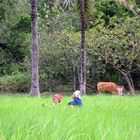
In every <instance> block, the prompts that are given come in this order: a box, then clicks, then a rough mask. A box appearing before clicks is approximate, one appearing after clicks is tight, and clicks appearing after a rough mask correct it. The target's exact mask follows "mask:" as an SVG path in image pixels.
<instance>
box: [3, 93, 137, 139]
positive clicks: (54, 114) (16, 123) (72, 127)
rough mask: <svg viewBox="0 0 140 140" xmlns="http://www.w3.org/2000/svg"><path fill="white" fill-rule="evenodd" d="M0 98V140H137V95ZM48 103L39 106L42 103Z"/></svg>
mask: <svg viewBox="0 0 140 140" xmlns="http://www.w3.org/2000/svg"><path fill="white" fill-rule="evenodd" d="M69 101H71V97H63V101H62V103H61V104H60V105H57V106H53V105H52V101H51V97H47V98H43V97H41V98H32V97H27V96H13V97H12V96H1V97H0V140H140V96H134V97H130V96H121V97H120V96H103V95H101V96H85V97H83V106H82V107H69V106H67V103H68V102H69ZM44 103H45V104H46V105H47V106H45V107H42V104H44Z"/></svg>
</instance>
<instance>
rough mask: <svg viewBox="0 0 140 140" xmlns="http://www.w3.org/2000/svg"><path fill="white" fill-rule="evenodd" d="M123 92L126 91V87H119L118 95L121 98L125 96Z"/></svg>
mask: <svg viewBox="0 0 140 140" xmlns="http://www.w3.org/2000/svg"><path fill="white" fill-rule="evenodd" d="M123 90H124V86H118V95H119V96H122V95H123Z"/></svg>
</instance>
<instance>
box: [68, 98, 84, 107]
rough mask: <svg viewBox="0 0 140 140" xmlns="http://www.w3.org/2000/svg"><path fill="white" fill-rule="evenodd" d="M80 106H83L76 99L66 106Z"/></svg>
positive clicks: (79, 100)
mask: <svg viewBox="0 0 140 140" xmlns="http://www.w3.org/2000/svg"><path fill="white" fill-rule="evenodd" d="M82 104H83V103H82V100H81V99H79V98H76V99H74V100H73V101H71V102H69V103H68V105H73V106H75V105H78V106H81V105H82Z"/></svg>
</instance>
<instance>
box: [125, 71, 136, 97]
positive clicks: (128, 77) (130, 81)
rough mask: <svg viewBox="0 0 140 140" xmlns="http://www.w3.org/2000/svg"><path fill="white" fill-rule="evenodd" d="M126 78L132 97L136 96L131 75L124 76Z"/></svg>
mask: <svg viewBox="0 0 140 140" xmlns="http://www.w3.org/2000/svg"><path fill="white" fill-rule="evenodd" d="M123 75H124V78H125V80H126V82H127V84H128V86H129V89H130V93H131V95H135V88H134V84H133V80H132V77H131V75H130V74H123Z"/></svg>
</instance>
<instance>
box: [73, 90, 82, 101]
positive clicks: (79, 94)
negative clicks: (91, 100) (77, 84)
mask: <svg viewBox="0 0 140 140" xmlns="http://www.w3.org/2000/svg"><path fill="white" fill-rule="evenodd" d="M73 95H74V96H75V97H76V98H80V99H81V91H80V90H76V91H75V92H74V93H73Z"/></svg>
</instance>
